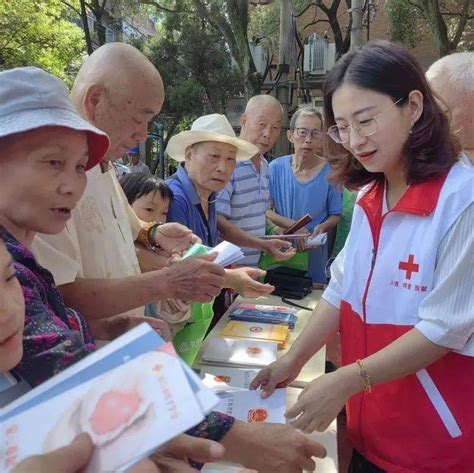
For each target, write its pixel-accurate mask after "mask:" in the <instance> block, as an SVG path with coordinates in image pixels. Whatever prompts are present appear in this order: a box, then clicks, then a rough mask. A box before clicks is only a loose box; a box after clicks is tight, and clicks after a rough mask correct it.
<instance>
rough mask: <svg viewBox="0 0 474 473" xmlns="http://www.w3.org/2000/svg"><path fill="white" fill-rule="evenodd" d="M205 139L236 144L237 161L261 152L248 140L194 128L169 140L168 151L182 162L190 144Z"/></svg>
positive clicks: (176, 159) (172, 156) (245, 159)
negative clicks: (194, 129)
mask: <svg viewBox="0 0 474 473" xmlns="http://www.w3.org/2000/svg"><path fill="white" fill-rule="evenodd" d="M204 141H217V142H219V143H227V144H229V145H232V146H235V147H236V149H237V154H236V159H237V161H247V160H248V159H250V158H253V157H254V156H255V155H256V154H257V153H258V152H259V149H258V148H257V147H256V146H255V145H253V144H252V143H249V142H248V141H245V140H241V139H240V138H233V137H232V136H227V135H223V134H221V133H212V132H209V131H192V130H189V131H182V132H181V133H178V134H177V135H174V136H173V137H172V138H171V139H170V141H169V142H168V146H167V147H166V152H167V153H168V155H169V156H170V157H171V158H173V159H174V160H175V161H178V162H181V161H184V154H185V152H186V148H187V147H188V146H191V145H194V144H196V143H202V142H204Z"/></svg>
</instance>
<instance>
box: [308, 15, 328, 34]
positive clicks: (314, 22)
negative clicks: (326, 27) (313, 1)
mask: <svg viewBox="0 0 474 473" xmlns="http://www.w3.org/2000/svg"><path fill="white" fill-rule="evenodd" d="M318 23H329V24H331V22H330V21H329V20H325V19H323V18H321V19H319V20H316V21H312V22H311V23H308V24H307V25H306V26H305V27H304V28H303V31H304V30H305V29H306V28H309V27H310V26H313V25H317V24H318Z"/></svg>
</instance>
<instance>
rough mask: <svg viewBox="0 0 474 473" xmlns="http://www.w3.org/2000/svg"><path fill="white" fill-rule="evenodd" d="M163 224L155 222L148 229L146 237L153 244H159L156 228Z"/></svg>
mask: <svg viewBox="0 0 474 473" xmlns="http://www.w3.org/2000/svg"><path fill="white" fill-rule="evenodd" d="M160 225H161V223H157V222H154V223H153V225H151V227H149V228H148V231H147V232H146V238H147V240H148V244H149V245H151V246H157V244H156V242H155V232H156V229H157V228H158V227H159V226H160Z"/></svg>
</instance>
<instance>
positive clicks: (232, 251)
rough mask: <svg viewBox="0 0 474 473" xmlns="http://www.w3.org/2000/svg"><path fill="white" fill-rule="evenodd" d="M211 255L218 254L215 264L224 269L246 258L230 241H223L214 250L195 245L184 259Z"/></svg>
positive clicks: (186, 253) (186, 252)
mask: <svg viewBox="0 0 474 473" xmlns="http://www.w3.org/2000/svg"><path fill="white" fill-rule="evenodd" d="M209 253H217V257H216V259H215V260H214V263H215V264H218V265H219V266H222V267H226V266H229V265H231V264H234V263H236V262H237V261H239V260H241V259H242V258H243V257H244V254H243V253H242V250H241V249H240V248H239V247H238V246H237V245H234V244H233V243H230V242H228V241H222V242H220V243H219V244H218V245H217V246H215V247H214V248H209V247H208V246H205V245H203V244H201V243H195V244H194V245H192V246H191V247H190V248H189V249H188V250H187V251H185V253H184V254H183V259H184V258H188V257H189V256H204V255H208V254H209Z"/></svg>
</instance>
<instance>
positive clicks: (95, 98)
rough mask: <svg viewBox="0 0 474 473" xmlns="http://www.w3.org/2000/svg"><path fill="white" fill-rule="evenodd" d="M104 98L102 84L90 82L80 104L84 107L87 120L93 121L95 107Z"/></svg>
mask: <svg viewBox="0 0 474 473" xmlns="http://www.w3.org/2000/svg"><path fill="white" fill-rule="evenodd" d="M104 100H105V89H104V87H103V86H102V85H99V84H92V85H90V86H89V87H88V88H87V90H86V93H85V94H84V99H83V103H82V106H83V108H84V113H85V118H86V119H87V120H88V121H91V122H93V121H94V120H95V117H96V113H97V108H98V107H99V105H100V104H101V102H103V101H104Z"/></svg>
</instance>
